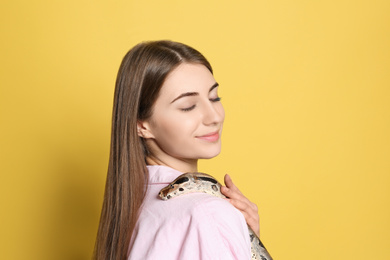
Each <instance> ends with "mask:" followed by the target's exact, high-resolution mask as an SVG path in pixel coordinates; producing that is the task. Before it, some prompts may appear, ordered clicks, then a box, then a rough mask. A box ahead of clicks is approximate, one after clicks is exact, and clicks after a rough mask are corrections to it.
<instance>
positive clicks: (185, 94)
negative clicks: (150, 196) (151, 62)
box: [142, 63, 225, 162]
mask: <svg viewBox="0 0 390 260" xmlns="http://www.w3.org/2000/svg"><path fill="white" fill-rule="evenodd" d="M224 118H225V112H224V109H223V106H222V104H221V102H220V98H219V96H218V84H217V83H216V81H215V79H214V77H213V75H212V74H211V72H210V71H209V70H208V69H207V68H206V67H205V66H204V65H200V64H189V63H184V64H181V65H179V66H178V67H177V68H176V69H175V70H173V71H172V72H171V73H170V74H169V75H168V77H167V78H166V80H165V81H164V84H163V85H162V87H161V90H160V93H159V96H158V98H157V100H156V102H155V104H154V106H153V113H152V116H151V117H150V118H149V119H148V120H146V121H144V122H142V130H143V131H144V132H143V133H144V135H143V136H144V137H145V138H146V139H147V144H148V146H149V148H150V150H151V153H152V156H153V157H155V158H156V159H158V160H160V161H163V162H164V161H167V160H168V161H169V160H175V159H176V160H177V159H179V160H181V159H183V160H188V159H189V160H194V159H195V160H197V159H206V158H212V157H214V156H216V155H218V154H219V153H220V151H221V133H222V124H223V121H224Z"/></svg>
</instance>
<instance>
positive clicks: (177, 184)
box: [158, 175, 190, 200]
mask: <svg viewBox="0 0 390 260" xmlns="http://www.w3.org/2000/svg"><path fill="white" fill-rule="evenodd" d="M189 181H190V179H189V178H188V177H186V176H183V175H180V176H179V177H178V178H177V179H176V180H174V181H173V182H172V183H170V184H169V185H168V186H166V187H165V188H163V189H162V190H161V191H160V192H159V194H158V196H159V197H160V198H161V199H163V200H169V199H170V198H173V197H176V196H179V195H180V192H181V191H182V190H183V188H182V187H184V186H185V185H186V184H187V183H189Z"/></svg>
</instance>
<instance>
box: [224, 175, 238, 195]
mask: <svg viewBox="0 0 390 260" xmlns="http://www.w3.org/2000/svg"><path fill="white" fill-rule="evenodd" d="M224 182H225V185H226V187H228V188H229V189H231V190H234V191H237V192H239V193H241V192H240V190H239V189H238V188H237V186H236V185H235V184H234V183H233V180H232V178H231V177H230V176H229V174H225V177H224Z"/></svg>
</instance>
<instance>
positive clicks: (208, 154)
mask: <svg viewBox="0 0 390 260" xmlns="http://www.w3.org/2000/svg"><path fill="white" fill-rule="evenodd" d="M220 153H221V149H218V150H216V151H210V150H208V151H207V152H205V153H201V154H200V156H199V159H211V158H214V157H216V156H218V155H219V154H220Z"/></svg>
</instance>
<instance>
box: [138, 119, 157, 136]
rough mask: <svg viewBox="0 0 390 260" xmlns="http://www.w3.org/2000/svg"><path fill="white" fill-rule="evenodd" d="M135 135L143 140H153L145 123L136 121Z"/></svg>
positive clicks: (149, 128) (148, 125) (148, 126)
mask: <svg viewBox="0 0 390 260" xmlns="http://www.w3.org/2000/svg"><path fill="white" fill-rule="evenodd" d="M137 134H138V136H139V137H142V138H145V139H148V138H154V135H153V134H152V132H151V127H150V124H149V123H148V122H147V121H137Z"/></svg>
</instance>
